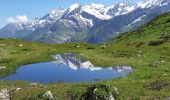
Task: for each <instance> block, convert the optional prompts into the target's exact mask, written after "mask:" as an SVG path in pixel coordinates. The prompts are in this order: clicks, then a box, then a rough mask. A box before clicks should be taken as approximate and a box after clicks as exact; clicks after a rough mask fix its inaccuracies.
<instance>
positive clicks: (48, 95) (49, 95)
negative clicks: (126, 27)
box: [43, 91, 54, 100]
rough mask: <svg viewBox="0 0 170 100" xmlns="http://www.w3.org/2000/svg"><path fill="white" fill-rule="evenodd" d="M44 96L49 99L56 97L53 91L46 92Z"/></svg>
mask: <svg viewBox="0 0 170 100" xmlns="http://www.w3.org/2000/svg"><path fill="white" fill-rule="evenodd" d="M43 98H47V99H48V100H53V99H54V97H53V95H52V93H51V91H47V92H45V93H44V94H43Z"/></svg>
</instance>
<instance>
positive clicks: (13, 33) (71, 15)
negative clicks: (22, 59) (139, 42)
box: [0, 0, 170, 43]
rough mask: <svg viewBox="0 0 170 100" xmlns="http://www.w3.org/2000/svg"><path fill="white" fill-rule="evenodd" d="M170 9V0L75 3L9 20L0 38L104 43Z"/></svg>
mask: <svg viewBox="0 0 170 100" xmlns="http://www.w3.org/2000/svg"><path fill="white" fill-rule="evenodd" d="M169 11H170V0H150V1H148V2H144V3H142V2H141V3H137V4H129V3H127V2H124V3H118V4H115V5H112V6H104V5H101V4H94V3H93V4H91V5H80V4H73V5H71V6H70V7H69V8H67V9H62V8H58V9H56V10H53V11H51V12H49V13H48V14H47V15H45V16H43V17H42V18H36V19H34V20H32V21H29V22H25V23H9V24H7V25H6V26H5V27H3V28H2V29H1V30H0V38H17V39H24V40H30V41H40V42H46V43H67V42H74V41H86V42H90V43H103V42H105V41H108V40H110V39H112V38H113V37H114V36H117V35H119V34H121V33H123V32H127V31H132V30H135V29H137V28H138V27H140V26H142V25H143V24H145V23H147V22H149V21H151V20H152V19H154V18H155V17H157V16H158V15H160V14H163V13H166V12H169Z"/></svg>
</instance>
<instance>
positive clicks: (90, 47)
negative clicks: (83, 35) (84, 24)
mask: <svg viewBox="0 0 170 100" xmlns="http://www.w3.org/2000/svg"><path fill="white" fill-rule="evenodd" d="M87 49H95V47H87Z"/></svg>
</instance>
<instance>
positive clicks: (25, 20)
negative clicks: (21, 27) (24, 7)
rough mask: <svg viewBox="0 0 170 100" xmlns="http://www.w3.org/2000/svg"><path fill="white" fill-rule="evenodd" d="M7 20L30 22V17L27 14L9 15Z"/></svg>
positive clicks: (10, 21)
mask: <svg viewBox="0 0 170 100" xmlns="http://www.w3.org/2000/svg"><path fill="white" fill-rule="evenodd" d="M6 21H7V22H8V23H25V22H28V17H27V16H26V15H22V16H20V15H18V16H16V17H9V18H7V20H6Z"/></svg>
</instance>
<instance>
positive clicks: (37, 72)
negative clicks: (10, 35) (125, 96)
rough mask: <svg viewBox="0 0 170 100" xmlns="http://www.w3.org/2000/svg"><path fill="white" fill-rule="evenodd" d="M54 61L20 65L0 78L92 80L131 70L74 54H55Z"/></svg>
mask: <svg viewBox="0 0 170 100" xmlns="http://www.w3.org/2000/svg"><path fill="white" fill-rule="evenodd" d="M54 58H55V59H56V61H52V62H43V63H37V64H29V65H24V66H21V67H19V68H18V69H17V71H16V73H14V74H12V75H9V76H7V77H4V78H1V79H0V80H24V81H29V82H39V83H53V82H61V81H62V82H93V81H96V80H108V79H114V78H120V77H126V76H127V75H128V74H129V73H131V72H132V71H133V69H132V68H131V67H127V66H117V67H109V68H102V67H96V66H94V65H93V64H92V63H91V62H90V61H86V60H83V59H78V58H76V57H75V55H74V54H71V53H66V54H61V55H55V56H54Z"/></svg>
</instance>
